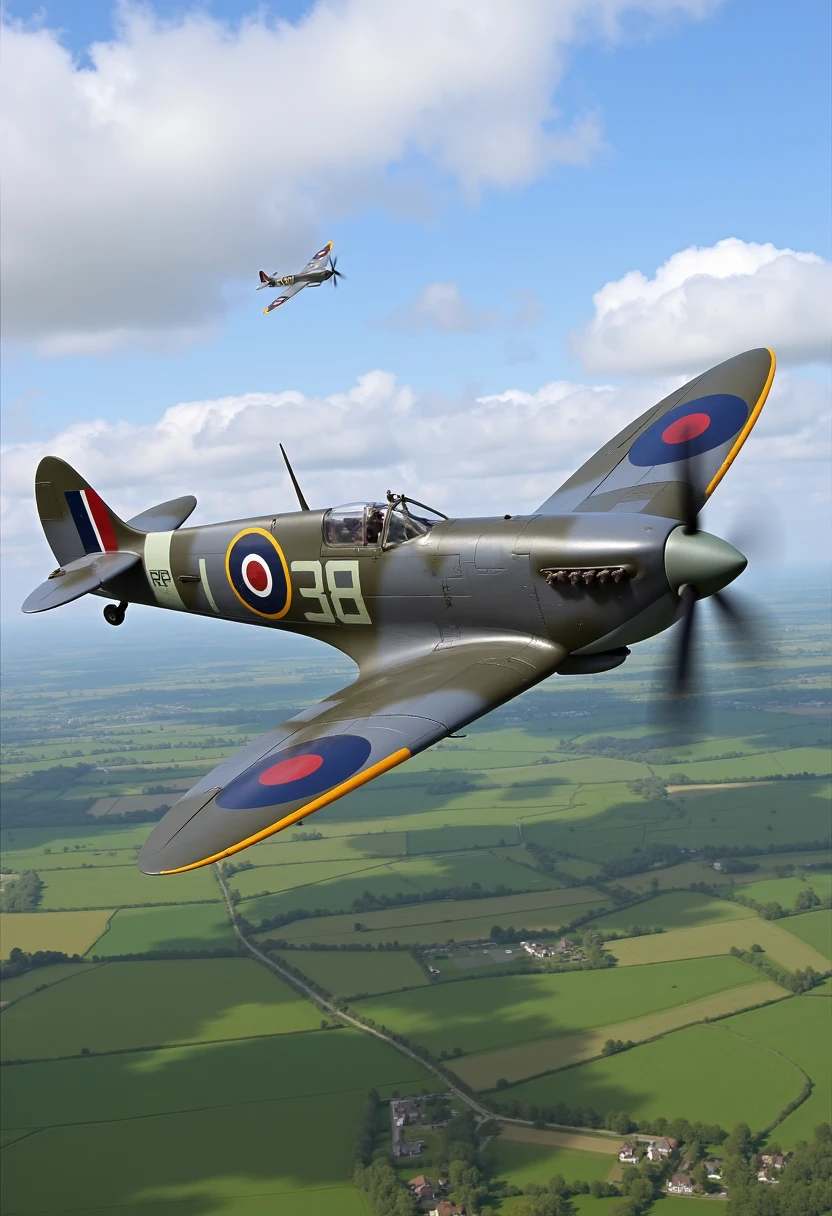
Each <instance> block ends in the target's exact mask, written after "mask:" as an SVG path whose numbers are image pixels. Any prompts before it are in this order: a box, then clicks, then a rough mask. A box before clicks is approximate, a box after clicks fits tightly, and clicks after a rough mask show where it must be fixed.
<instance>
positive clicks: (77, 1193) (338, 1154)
mask: <svg viewBox="0 0 832 1216" xmlns="http://www.w3.org/2000/svg"><path fill="white" fill-rule="evenodd" d="M137 965H138V964H134V966H137ZM266 978H268V977H266ZM4 1016H5V1015H4ZM427 1080H428V1078H427V1077H426V1076H425V1074H423V1073H422V1071H421V1069H420V1068H419V1066H418V1064H416V1063H414V1062H412V1061H410V1060H407V1059H405V1058H404V1057H402V1056H400V1055H399V1054H398V1053H396V1052H393V1051H392V1050H390V1049H389V1048H387V1047H385V1046H384V1045H383V1044H381V1043H378V1042H377V1041H375V1040H373V1039H370V1038H369V1037H367V1036H366V1035H362V1034H360V1033H358V1032H356V1031H352V1030H348V1029H344V1030H337V1031H329V1032H327V1033H323V1034H322V1033H311V1034H296V1035H292V1036H291V1039H289V1038H286V1037H281V1036H275V1037H269V1038H264V1039H249V1040H241V1041H237V1042H225V1043H219V1044H212V1045H210V1046H209V1045H205V1046H200V1047H185V1048H178V1049H176V1048H174V1049H169V1050H166V1051H157V1052H142V1053H140V1054H135V1053H133V1054H129V1053H128V1054H124V1055H115V1056H106V1057H92V1058H90V1059H86V1060H79V1059H74V1060H61V1061H53V1062H49V1063H43V1064H28V1065H22V1066H18V1067H16V1068H10V1069H7V1070H6V1073H5V1076H4V1102H3V1114H4V1119H5V1127H4V1134H5V1135H8V1136H9V1137H10V1138H11V1137H13V1136H14V1134H15V1127H22V1126H23V1123H22V1122H21V1121H22V1120H24V1119H28V1120H30V1122H31V1123H32V1125H34V1126H36V1127H40V1128H43V1129H45V1130H44V1131H42V1132H40V1133H38V1135H37V1136H36V1137H34V1138H32V1142H31V1143H29V1142H28V1141H21V1143H20V1144H19V1145H17V1146H15V1148H14V1150H9V1149H7V1150H6V1151H5V1152H4V1159H3V1160H4V1168H3V1172H2V1173H3V1178H2V1185H3V1188H4V1190H3V1211H8V1212H13V1211H14V1212H18V1211H19V1212H31V1213H34V1212H38V1211H42V1210H44V1209H47V1210H54V1209H56V1208H57V1209H59V1210H67V1209H69V1210H72V1209H74V1208H80V1207H83V1206H86V1202H87V1200H88V1199H89V1172H88V1169H87V1168H86V1162H87V1161H88V1160H89V1158H88V1157H87V1155H86V1154H87V1152H88V1151H93V1150H94V1151H95V1153H96V1160H100V1173H99V1172H98V1171H97V1173H96V1187H97V1190H96V1195H97V1198H98V1204H99V1206H100V1207H103V1208H104V1209H105V1210H116V1209H120V1208H121V1206H124V1205H129V1207H130V1210H131V1211H134V1210H136V1211H141V1212H142V1213H145V1212H147V1213H150V1212H151V1211H157V1210H159V1209H158V1206H156V1205H157V1204H158V1205H161V1203H162V1201H163V1200H164V1201H165V1202H164V1208H165V1210H166V1211H171V1212H173V1213H175V1214H176V1216H184V1214H185V1213H187V1214H188V1216H196V1213H197V1212H204V1211H211V1212H212V1213H214V1212H220V1213H224V1214H227V1216H232V1214H234V1213H237V1212H241V1213H244V1214H245V1213H252V1214H254V1213H257V1216H261V1213H262V1216H265V1214H266V1213H267V1212H272V1211H274V1210H275V1206H276V1205H277V1207H278V1210H280V1211H287V1212H288V1211H291V1212H292V1213H293V1214H294V1213H296V1212H297V1213H303V1214H305V1213H308V1216H317V1214H318V1213H319V1212H330V1211H333V1212H336V1211H337V1212H338V1213H339V1216H340V1213H344V1214H345V1216H349V1214H350V1213H353V1212H354V1213H356V1214H359V1213H360V1214H361V1216H365V1213H367V1212H368V1211H369V1209H368V1208H367V1207H366V1204H365V1201H364V1199H363V1197H362V1196H360V1195H359V1193H358V1192H356V1191H355V1190H353V1189H352V1188H351V1187H349V1186H348V1185H347V1176H348V1171H349V1166H350V1164H351V1149H352V1134H351V1132H352V1129H353V1128H354V1127H355V1124H356V1121H357V1118H358V1115H359V1112H360V1110H361V1107H362V1105H363V1103H364V1100H365V1095H366V1091H367V1088H368V1087H369V1086H371V1085H372V1086H375V1087H376V1088H377V1089H378V1090H379V1091H380V1092H381V1093H382V1094H388V1095H389V1093H390V1091H391V1089H396V1088H397V1089H400V1090H402V1091H404V1092H407V1091H408V1090H410V1091H411V1092H412V1091H413V1090H414V1089H415V1090H417V1091H418V1090H419V1089H420V1088H421V1087H422V1086H423V1085H424V1084H425V1082H426V1081H427ZM183 1095H186V1096H187V1097H186V1101H185V1103H183ZM183 1106H184V1107H185V1108H186V1109H185V1110H184V1111H183ZM111 1121H112V1122H111ZM312 1128H314V1132H315V1134H314V1135H311V1134H310V1129H312ZM345 1129H347V1130H346V1131H345ZM321 1143H326V1144H327V1145H328V1146H329V1147H328V1151H327V1153H326V1154H323V1155H322V1154H321V1152H320V1151H319V1150H320V1145H321ZM27 1144H28V1147H26V1145H27ZM183 1145H184V1147H183ZM171 1146H174V1149H175V1151H171ZM43 1153H46V1154H48V1159H49V1160H50V1162H51V1163H52V1166H53V1168H52V1169H51V1170H44V1171H41V1175H42V1176H41V1177H39V1178H34V1177H33V1176H32V1168H33V1162H34V1161H36V1160H38V1159H40V1157H39V1155H40V1154H43ZM149 1169H150V1172H148V1170H149ZM143 1201H144V1203H143ZM177 1201H178V1202H177ZM134 1204H135V1205H139V1206H137V1207H134V1206H133V1205H134ZM145 1204H146V1205H147V1206H144V1205H145Z"/></svg>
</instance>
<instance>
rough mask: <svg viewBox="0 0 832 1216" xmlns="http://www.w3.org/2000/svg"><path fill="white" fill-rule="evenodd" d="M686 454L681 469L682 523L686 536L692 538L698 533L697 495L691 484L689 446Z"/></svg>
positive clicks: (691, 471)
mask: <svg viewBox="0 0 832 1216" xmlns="http://www.w3.org/2000/svg"><path fill="white" fill-rule="evenodd" d="M686 446H687V449H688V454H687V456H686V457H685V463H684V465H683V467H682V512H683V517H682V523H683V524H684V528H685V531H686V532H687V533H688V535H690V536H693V535H695V534H696V533H697V532H698V531H699V511H700V503H699V501H698V500H699V495H698V494H697V492H696V487H695V486H694V484H693V476H692V474H693V469H692V464H691V458H690V444H687V445H686Z"/></svg>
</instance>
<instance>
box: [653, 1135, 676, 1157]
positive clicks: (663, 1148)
mask: <svg viewBox="0 0 832 1216" xmlns="http://www.w3.org/2000/svg"><path fill="white" fill-rule="evenodd" d="M676 1147H677V1142H676V1141H675V1140H671V1139H669V1137H667V1136H661V1137H660V1138H659V1139H658V1140H653V1141H651V1143H650V1144H649V1145H648V1146H647V1159H648V1161H664V1160H665V1159H666V1158H667V1157H669V1156H670V1154H671V1153H672V1152H673V1151H674V1149H675V1148H676Z"/></svg>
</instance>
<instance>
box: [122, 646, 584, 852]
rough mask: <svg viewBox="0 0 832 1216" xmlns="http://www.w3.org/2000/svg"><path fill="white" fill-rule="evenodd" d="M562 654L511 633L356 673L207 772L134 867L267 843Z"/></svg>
mask: <svg viewBox="0 0 832 1216" xmlns="http://www.w3.org/2000/svg"><path fill="white" fill-rule="evenodd" d="M565 654H566V652H565V650H564V649H563V648H562V647H560V646H556V645H552V644H550V643H548V642H543V641H540V640H539V639H536V638H531V637H525V636H523V635H513V636H512V637H510V638H505V637H503V638H494V639H488V640H482V641H474V642H460V643H455V644H453V645H450V646H447V647H446V648H441V647H440V648H437V649H434V650H432V651H429V652H427V653H424V654H422V655H420V656H419V657H418V658H413V659H410V660H409V661H408V662H405V663H402V664H399V665H397V666H395V667H390V668H388V669H385V670H383V671H380V672H378V671H377V672H375V673H374V674H372V675H369V676H366V677H361V678H359V679H358V680H357V681H356V682H355V683H354V684H351V685H350V686H349V687H348V688H345V689H343V690H342V691H341V692H338V693H335V694H334V695H333V696H332V697H331V698H330V699H329V700H327V701H322V702H321V703H320V704H319V705H317V706H315V707H314V708H313V709H311V710H305V711H304V712H303V713H300V714H298V715H297V716H296V717H294V718H292V719H291V720H290V721H289V722H286V723H285V724H284V725H283V726H280V727H278V728H277V729H276V730H273V731H269V732H268V734H265V735H261V737H260V738H259V739H255V740H254V741H253V742H251V743H249V744H248V746H247V747H244V748H243V749H242V751H240V752H238V753H237V754H236V755H235V756H232V757H231V758H230V759H229V760H226V761H225V762H224V763H223V764H220V765H219V767H218V768H215V769H214V770H213V772H211V773H209V774H208V775H207V777H203V779H202V780H201V781H200V782H199V783H198V784H197V785H195V786H194V788H193V789H192V790H190V791H189V792H188V793H187V794H185V796H184V797H183V798H180V800H179V802H177V803H176V804H175V805H174V806H172V807H171V809H170V810H169V811H168V813H167V814H166V815H165V817H164V818H163V819H161V820H160V821H159V823H157V825H156V827H155V828H154V829H153V831H152V832H151V834H150V836H149V837H148V839H147V841H146V842H145V845H144V848H143V849H142V852H141V856H140V857H139V869H140V870H142V871H143V872H144V873H145V874H175V873H179V872H180V871H182V870H192V869H196V868H197V867H198V866H204V865H208V864H209V863H210V862H213V861H219V860H220V859H221V858H223V857H228V856H229V855H230V854H232V853H237V852H239V851H240V849H245V848H247V847H248V846H249V845H251V844H256V843H257V842H258V841H260V840H265V839H266V837H267V836H271V835H273V834H274V833H275V832H280V831H282V830H283V828H287V827H289V826H291V825H292V824H294V823H297V822H298V821H299V820H301V819H305V818H306V816H307V815H311V814H312V812H313V811H317V810H320V809H321V807H324V806H327V805H328V804H329V803H330V802H334V801H335V800H336V798H341V797H343V795H344V794H348V793H349V792H350V790H354V789H357V788H358V787H359V786H361V785H364V784H365V783H366V782H367V781H371V780H372V779H373V778H374V777H378V776H379V774H381V773H385V772H387V771H388V769H391V768H394V767H395V766H396V765H397V764H401V763H402V761H404V760H407V759H409V757H410V756H415V755H416V754H417V752H421V751H424V749H425V748H426V747H430V746H431V744H432V743H436V742H437V740H439V739H443V738H445V736H446V735H449V734H451V733H452V731H454V730H456V729H457V728H458V727H460V726H464V725H465V724H466V723H468V722H472V721H473V720H474V719H475V718H479V717H481V716H482V714H484V713H487V712H488V710H490V709H493V708H494V707H495V706H497V705H501V704H502V703H503V702H504V701H508V700H510V699H511V698H512V697H515V696H517V694H518V693H520V692H522V691H523V690H524V689H526V688H530V687H531V686H532V685H533V684H536V683H537V682H538V681H539V680H542V679H544V678H545V677H546V676H548V675H551V674H552V672H553V671H554V670H555V668H556V667H557V665H558V663H560V662H562V661H563V659H564V657H565Z"/></svg>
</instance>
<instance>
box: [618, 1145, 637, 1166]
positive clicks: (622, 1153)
mask: <svg viewBox="0 0 832 1216" xmlns="http://www.w3.org/2000/svg"><path fill="white" fill-rule="evenodd" d="M618 1160H619V1161H624V1162H626V1164H627V1165H635V1164H636V1163H637V1162H638V1149H637V1148H636V1146H635V1145H634V1144H630V1143H629V1142H627V1143H626V1144H622V1145H621V1148H620V1149H619V1150H618Z"/></svg>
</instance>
